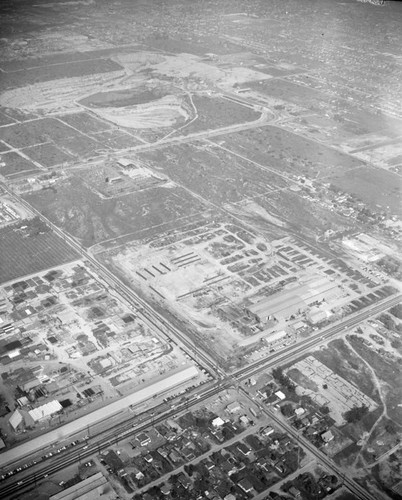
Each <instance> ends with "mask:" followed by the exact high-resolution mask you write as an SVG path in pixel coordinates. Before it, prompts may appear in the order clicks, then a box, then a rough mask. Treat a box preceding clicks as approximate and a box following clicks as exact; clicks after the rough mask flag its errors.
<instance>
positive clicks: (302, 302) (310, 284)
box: [246, 276, 341, 323]
mask: <svg viewBox="0 0 402 500" xmlns="http://www.w3.org/2000/svg"><path fill="white" fill-rule="evenodd" d="M340 293H341V290H340V288H339V286H338V285H337V284H336V283H335V282H333V281H331V280H330V279H328V278H327V277H322V276H314V277H313V278H312V279H311V280H309V281H307V282H305V283H304V284H301V283H299V284H298V285H297V286H295V287H292V288H291V289H287V290H283V291H282V292H279V293H277V294H275V295H273V296H270V297H266V298H264V299H263V300H261V301H259V302H256V303H255V304H252V305H250V306H248V307H247V308H246V309H247V312H248V314H249V315H250V316H252V317H253V318H255V319H256V320H257V321H258V322H260V323H267V321H268V320H270V319H273V318H275V319H277V320H280V319H285V318H288V317H289V316H292V315H296V314H299V313H301V312H303V311H305V310H306V309H308V308H309V306H311V305H313V304H315V303H317V302H321V301H323V300H330V299H333V298H334V297H338V296H339V295H340Z"/></svg>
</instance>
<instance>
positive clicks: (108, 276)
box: [0, 185, 402, 500]
mask: <svg viewBox="0 0 402 500" xmlns="http://www.w3.org/2000/svg"><path fill="white" fill-rule="evenodd" d="M3 188H4V190H5V191H7V192H8V193H9V194H11V195H12V196H14V197H16V198H18V199H19V202H20V203H21V205H23V206H24V207H25V208H26V209H27V210H29V211H31V212H33V213H35V214H36V215H38V216H39V217H41V218H42V219H43V220H45V221H46V223H47V224H48V225H49V227H51V228H52V229H53V231H54V232H55V233H56V234H57V235H58V236H59V237H61V238H62V239H64V240H65V241H66V242H68V243H69V244H70V245H71V246H72V247H73V248H74V249H75V250H76V251H77V252H78V254H79V255H81V256H82V258H84V259H85V260H86V261H87V262H88V263H89V264H90V265H91V266H93V269H94V270H95V272H96V273H97V274H98V275H99V276H100V278H101V279H102V280H104V282H105V283H106V285H107V286H109V287H111V288H112V289H114V290H115V291H116V292H117V293H118V294H119V295H121V296H122V297H123V298H124V299H125V300H126V301H127V302H128V303H129V304H130V306H131V307H132V308H133V309H135V310H136V312H137V314H138V315H139V316H140V317H141V319H142V320H143V321H144V322H145V323H146V324H148V325H149V326H151V327H153V328H156V329H157V330H158V331H159V332H160V333H161V334H162V335H164V336H166V337H168V338H172V339H173V340H174V341H175V342H176V343H177V344H178V345H181V346H182V347H184V348H185V350H186V352H187V353H188V355H189V356H190V357H191V358H192V359H193V360H194V361H195V362H196V363H197V364H200V365H202V366H204V368H205V369H206V370H207V371H208V372H209V373H210V374H211V375H212V376H213V378H214V379H215V383H214V384H213V385H212V387H211V388H209V389H208V390H206V391H205V390H204V391H203V392H201V394H195V395H194V396H190V398H189V399H188V400H187V401H184V402H181V403H179V404H178V405H177V406H175V407H174V408H173V407H172V408H170V409H168V410H166V411H164V412H163V413H161V414H160V415H158V416H157V417H149V418H147V419H146V420H145V421H143V422H139V421H138V418H137V417H133V419H131V420H130V422H129V423H127V422H124V423H123V424H117V425H116V426H115V427H113V428H112V429H111V430H110V432H108V433H107V434H104V433H103V434H101V435H95V436H91V438H90V439H89V440H88V444H85V443H82V444H81V445H78V446H77V447H76V448H71V447H69V448H68V449H67V450H66V451H65V452H62V453H60V454H59V455H56V456H53V457H52V458H51V459H49V460H47V461H43V462H41V463H39V464H36V465H34V466H33V468H30V469H25V470H24V469H23V470H22V471H21V472H19V473H18V475H17V478H16V477H15V475H13V476H11V477H10V478H8V479H6V480H5V481H4V483H3V484H2V485H1V487H0V497H1V498H4V499H5V498H21V493H20V492H21V491H22V490H24V489H26V488H27V487H30V486H32V485H34V484H36V483H37V482H38V481H39V480H41V479H43V478H44V477H45V476H47V475H49V476H50V475H51V474H54V473H55V472H57V471H60V470H62V469H64V468H65V467H67V466H69V465H71V464H76V463H77V462H79V461H80V460H82V459H84V458H87V457H89V456H91V455H93V454H95V453H99V451H101V450H102V449H104V448H107V447H109V446H110V445H111V444H112V443H114V442H115V441H116V439H117V440H119V439H122V438H123V437H124V438H127V437H130V436H132V435H134V434H136V433H138V432H140V431H141V430H143V429H146V428H147V427H149V425H150V424H153V425H154V424H157V423H158V422H162V421H163V420H165V419H166V418H168V417H170V416H174V415H176V414H177V413H178V412H180V411H181V410H183V409H189V408H190V407H192V406H194V405H197V404H199V403H200V402H202V401H204V400H207V399H209V398H211V397H213V396H214V395H216V394H218V393H219V392H220V391H221V390H222V389H224V388H228V387H231V386H232V385H235V386H236V385H238V384H239V383H240V382H241V381H243V380H245V379H247V378H248V377H250V376H252V375H254V374H257V373H258V372H260V371H261V370H269V369H272V368H273V367H275V366H278V365H281V364H285V363H286V362H289V361H290V360H292V359H294V358H295V357H298V356H301V355H303V354H305V353H307V352H309V351H311V350H312V349H313V348H314V347H316V346H317V345H319V344H320V343H323V342H324V341H327V340H329V339H331V338H332V337H335V336H336V335H339V334H340V333H342V332H344V331H345V330H348V329H351V328H353V327H355V326H357V325H358V324H359V323H361V322H362V321H364V320H366V319H368V318H369V317H372V316H375V315H377V314H379V313H380V312H382V311H385V310H387V309H389V308H390V307H392V306H393V305H395V304H397V303H399V302H400V301H401V297H402V295H401V294H397V295H393V296H391V297H387V298H386V299H383V300H381V301H379V302H377V303H375V304H373V305H371V306H369V307H367V308H365V309H363V310H361V311H358V312H357V313H354V314H352V315H350V316H348V317H346V318H344V319H343V320H342V321H340V322H339V323H337V324H335V325H331V326H329V327H327V328H325V329H323V330H321V331H318V332H317V333H316V334H314V335H313V336H311V337H310V338H309V339H306V340H305V341H304V342H303V343H298V344H293V345H291V346H287V347H286V348H284V349H282V350H281V351H279V352H276V353H273V354H272V355H270V356H268V357H266V358H264V359H261V360H258V361H256V362H254V363H252V364H250V365H249V366H247V367H244V368H240V369H239V370H237V371H235V372H234V373H233V374H230V375H229V374H226V373H225V372H224V371H223V370H222V369H221V368H220V367H219V366H217V364H216V362H215V361H214V360H213V359H212V358H211V357H210V356H209V355H208V354H207V353H205V352H204V351H203V350H202V349H200V348H199V347H198V346H196V345H195V344H194V342H193V341H192V340H191V339H189V338H188V337H187V335H186V334H185V333H183V332H182V331H180V329H179V328H177V327H176V326H174V325H172V324H171V323H169V322H168V321H167V320H166V319H165V318H164V317H163V316H162V315H161V314H160V313H159V312H158V311H156V310H155V309H154V307H152V306H151V305H150V304H148V303H147V302H146V301H145V300H144V299H142V298H141V297H139V296H138V295H137V294H136V293H135V292H134V291H133V290H131V289H130V288H129V287H128V286H127V285H125V284H124V283H123V282H122V281H121V280H120V279H119V278H118V277H116V276H115V275H114V274H113V273H112V272H111V271H109V269H107V268H106V267H105V266H104V265H103V264H101V263H100V262H98V261H97V260H96V259H95V258H94V257H93V256H92V255H91V254H90V253H89V252H88V251H87V250H85V249H83V248H82V247H81V245H80V244H79V243H77V242H76V241H75V240H74V238H72V237H70V236H69V235H67V234H65V233H64V232H63V231H62V230H60V229H59V228H58V227H57V226H55V225H54V224H53V223H52V222H51V221H50V220H48V219H46V218H45V217H43V215H42V214H41V213H40V212H39V211H38V210H36V209H35V208H33V207H31V206H30V205H29V204H28V203H26V202H25V200H23V199H22V198H20V197H17V196H16V195H15V194H14V193H13V192H11V191H10V190H9V189H8V188H7V186H5V185H3ZM155 410H157V408H156V409H155ZM264 412H265V413H266V414H267V415H268V416H269V417H270V418H271V419H272V420H273V421H274V422H276V423H277V425H278V426H279V427H280V428H282V429H283V430H284V431H285V432H288V433H289V435H292V436H293V437H295V438H297V439H298V440H299V441H300V442H301V443H302V444H303V446H305V447H306V449H308V450H309V451H310V452H311V453H312V454H313V455H314V456H315V457H316V458H317V459H319V460H320V461H321V462H322V463H324V464H325V465H326V466H327V467H328V468H329V469H330V470H332V471H334V473H336V474H337V475H341V476H343V473H342V471H340V470H339V469H338V468H337V467H336V466H335V464H334V463H333V462H332V460H330V459H329V458H328V457H326V456H325V455H324V454H322V453H321V452H319V450H317V449H316V448H315V447H314V446H313V445H311V443H309V442H308V441H306V440H305V439H304V438H300V437H299V436H298V435H297V433H296V431H295V430H294V429H293V428H291V427H290V426H289V425H287V424H286V423H284V422H283V421H282V420H280V419H279V418H278V417H277V416H276V415H275V414H274V413H273V412H270V411H268V410H266V409H264ZM136 419H137V420H136ZM20 478H21V479H20ZM16 479H18V482H17V481H16ZM345 484H346V486H347V487H348V488H349V489H350V491H352V492H353V493H354V494H355V495H356V496H357V497H358V498H360V499H361V500H373V497H371V495H369V494H368V493H367V491H366V490H364V489H362V488H361V487H360V486H359V485H358V484H357V483H355V482H354V481H353V480H351V479H349V478H346V477H345ZM13 495H15V497H13Z"/></svg>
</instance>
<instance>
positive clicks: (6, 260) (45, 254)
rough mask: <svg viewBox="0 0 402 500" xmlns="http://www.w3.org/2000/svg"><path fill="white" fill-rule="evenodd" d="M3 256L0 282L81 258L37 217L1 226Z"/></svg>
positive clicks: (0, 250)
mask: <svg viewBox="0 0 402 500" xmlns="http://www.w3.org/2000/svg"><path fill="white" fill-rule="evenodd" d="M16 249H18V252H16ZM0 255H1V265H0V282H1V283H4V282H5V281H9V280H12V279H16V278H19V277H20V276H25V275H27V274H32V273H35V272H39V271H41V270H43V269H48V268H49V267H54V266H57V265H60V264H63V263H65V262H70V261H72V260H75V259H77V258H78V255H77V254H76V252H75V251H74V250H73V249H72V248H71V247H69V246H68V245H67V244H66V243H65V242H64V241H63V240H61V239H60V238H59V237H58V236H56V235H55V234H54V233H53V231H51V230H50V229H49V228H48V227H47V226H46V225H45V224H44V223H43V222H42V221H40V220H39V219H38V218H36V219H32V220H30V221H29V220H23V221H21V222H19V223H17V224H15V225H13V226H7V227H5V228H3V229H0Z"/></svg>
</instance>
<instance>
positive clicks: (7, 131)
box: [0, 118, 81, 148]
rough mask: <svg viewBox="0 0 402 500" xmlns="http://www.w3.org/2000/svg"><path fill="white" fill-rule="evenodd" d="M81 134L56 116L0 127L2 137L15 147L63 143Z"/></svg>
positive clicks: (0, 137)
mask: <svg viewBox="0 0 402 500" xmlns="http://www.w3.org/2000/svg"><path fill="white" fill-rule="evenodd" d="M80 136H81V134H80V133H79V132H77V131H76V130H74V129H73V128H72V127H69V126H68V125H65V124H64V123H62V122H61V121H60V120H57V119H55V118H42V119H38V120H32V121H29V122H25V123H17V124H15V125H10V126H8V127H2V128H1V129H0V139H3V140H4V141H5V142H7V143H8V144H10V145H11V146H13V147H14V148H25V147H27V146H35V145H37V144H43V143H45V142H48V141H54V142H55V143H59V142H60V143H62V142H63V141H64V140H65V139H69V138H77V137H80Z"/></svg>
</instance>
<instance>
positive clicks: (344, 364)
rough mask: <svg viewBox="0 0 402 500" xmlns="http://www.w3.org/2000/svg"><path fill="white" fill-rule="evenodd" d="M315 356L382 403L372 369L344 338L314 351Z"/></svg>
mask: <svg viewBox="0 0 402 500" xmlns="http://www.w3.org/2000/svg"><path fill="white" fill-rule="evenodd" d="M313 356H314V357H315V358H316V359H318V360H319V361H321V362H322V363H324V364H325V365H327V366H328V367H329V368H331V370H332V371H333V372H334V373H337V374H338V375H339V376H341V377H343V378H344V379H345V380H347V381H348V382H351V383H352V384H354V385H355V386H356V387H358V388H359V390H360V391H362V392H363V393H364V394H366V395H367V396H369V397H370V398H372V399H373V400H374V401H376V402H377V403H381V400H380V398H379V395H378V392H377V388H376V387H375V385H374V383H373V380H372V374H371V372H370V370H369V369H368V368H367V366H366V365H365V363H363V361H361V360H360V359H358V358H356V355H355V354H354V353H353V352H352V351H351V350H350V349H349V348H348V346H347V345H346V344H345V342H344V341H343V340H342V339H336V340H333V341H332V342H330V343H329V344H328V346H327V347H326V348H325V349H321V350H320V351H315V352H313Z"/></svg>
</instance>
